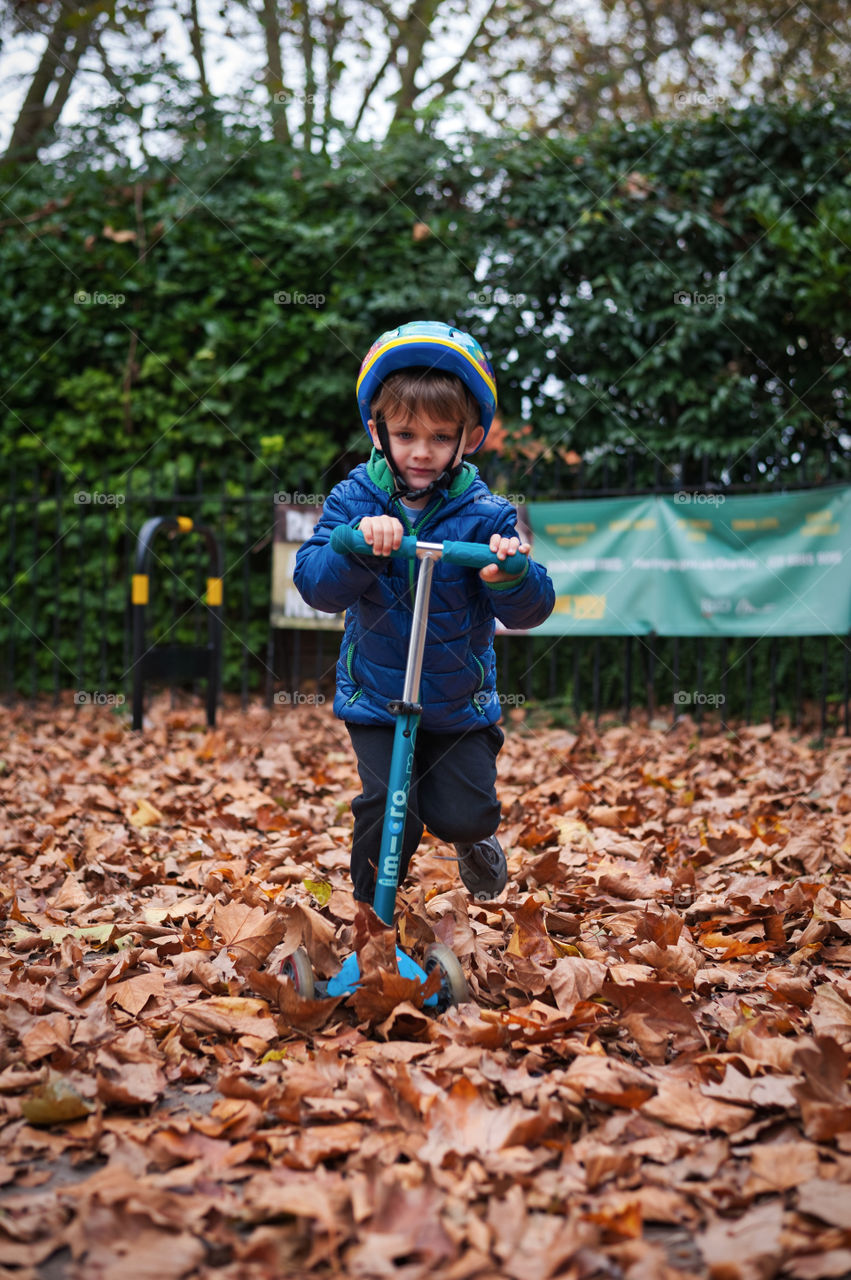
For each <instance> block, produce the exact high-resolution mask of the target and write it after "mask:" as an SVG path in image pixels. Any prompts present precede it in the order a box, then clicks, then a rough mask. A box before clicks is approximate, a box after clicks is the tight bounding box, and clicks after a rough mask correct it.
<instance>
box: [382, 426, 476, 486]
mask: <svg viewBox="0 0 851 1280" xmlns="http://www.w3.org/2000/svg"><path fill="white" fill-rule="evenodd" d="M375 434H376V435H377V436H378V441H379V444H380V445H381V448H380V450H379V452H380V453H381V454H382V455H383V457H384V459H385V461H386V462H387V465H388V467H389V468H390V471H391V474H392V476H393V480H394V482H395V486H396V488H395V493H394V497H397V498H401V499H402V500H403V501H404V499H405V498H407V499H409V501H413V502H417V501H418V500H419V499H420V498H427V497H429V495H430V494H432V493H434V492H435V491H436V490H437V489H448V488H449V486H450V485H451V484H452V481H453V480H454V479H455V477H456V476H457V475H458V474H459V473H460V471H461V468H462V467H463V465H464V455H463V453H462V452H461V450H462V447H463V444H464V428H463V427H459V429H458V443H457V445H456V446H455V459H454V461H453V462H452V464H451V466H448V467H444V469H443V470H442V471H441V473H440V475H439V476H437V478H436V479H434V480H432V481H431V483H430V484H427V485H426V486H425V488H424V489H412V488H411V487H410V485H408V484H406V483H405V478H404V476H403V475H402V472H401V471H400V470H399V468H398V467H397V465H396V460H395V458H394V457H393V451H392V450H391V448H390V433H389V432H388V430H387V421H386V419H385V417H384V414H383V413H378V414H376V416H375Z"/></svg>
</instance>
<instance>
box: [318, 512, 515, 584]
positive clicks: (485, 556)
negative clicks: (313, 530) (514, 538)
mask: <svg viewBox="0 0 851 1280" xmlns="http://www.w3.org/2000/svg"><path fill="white" fill-rule="evenodd" d="M417 545H418V544H417V539H416V538H415V537H414V536H413V535H411V536H409V537H407V538H403V539H402V544H401V546H400V547H399V549H398V551H394V552H393V555H394V556H402V557H404V558H405V559H407V560H413V559H414V558H415V557H416V554H417ZM436 545H438V546H440V547H441V559H443V560H448V561H449V563H450V564H460V565H463V566H464V568H465V569H484V568H485V567H486V566H487V565H489V564H496V565H499V567H500V569H502V570H503V572H504V573H510V574H518V573H522V572H523V570H524V569H525V567H526V564H527V558H526V556H524V555H520V554H517V555H513V556H506V558H505V559H504V560H498V559H497V558H496V556H495V555H494V553H493V552H492V551H491V549H490V547H488V546H487V545H486V544H484V543H481V542H444V543H438V544H436ZM331 546H332V548H333V549H334V551H336V552H337V553H338V555H341V556H371V555H372V554H373V551H372V547H371V546H370V545H369V543H368V542H367V541H366V539H365V538H364V536H363V534H362V533H361V532H360V530H359V529H353V528H352V527H351V525H348V524H338V525H337V526H336V527H335V528H333V529H332V530H331Z"/></svg>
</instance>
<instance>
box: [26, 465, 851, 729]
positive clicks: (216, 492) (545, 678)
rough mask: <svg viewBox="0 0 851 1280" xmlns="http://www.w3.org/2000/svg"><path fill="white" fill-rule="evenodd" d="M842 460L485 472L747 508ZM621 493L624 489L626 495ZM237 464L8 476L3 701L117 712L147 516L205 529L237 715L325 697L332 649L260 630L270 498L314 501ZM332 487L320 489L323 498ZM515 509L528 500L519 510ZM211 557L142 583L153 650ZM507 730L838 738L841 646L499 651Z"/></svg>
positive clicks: (194, 629) (575, 643) (503, 644)
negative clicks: (219, 592)
mask: <svg viewBox="0 0 851 1280" xmlns="http://www.w3.org/2000/svg"><path fill="white" fill-rule="evenodd" d="M849 460H850V459H849V452H848V450H845V449H842V448H840V447H839V445H833V446H831V448H830V449H828V450H824V449H822V450H821V451H820V452H819V454H818V457H814V456H809V457H808V456H805V455H803V454H799V455H797V457H793V458H792V459H791V461H789V462H787V461H782V462H777V463H775V462H774V461H773V460H772V459H770V458H768V459H766V458H762V459H751V460H750V461H749V462H748V463H747V466H746V467H745V468H744V470H743V468H742V467H740V468H739V472H738V473H737V474H736V477H735V481H734V480H733V478H732V476H731V472H730V471H729V470H728V471H724V470H723V468H719V467H718V465H717V464H716V465H715V466H713V464H712V463H711V462H710V461H709V460H704V461H699V462H697V463H695V462H694V460H690V461H689V460H685V459H684V460H680V461H679V462H677V463H676V464H673V465H671V466H670V467H663V466H662V464H661V463H659V461H658V460H657V459H651V458H647V457H646V456H644V455H641V454H637V453H630V452H628V451H617V450H613V451H610V452H609V453H608V454H605V455H601V456H600V457H599V458H598V459H596V461H595V462H594V463H593V464H588V463H586V464H585V465H582V464H574V462H573V461H571V459H570V456H569V455H563V454H559V453H552V454H546V453H545V454H543V455H539V456H538V457H536V458H529V457H523V456H519V457H516V458H515V459H513V460H511V461H509V462H506V461H505V460H503V459H495V458H493V457H489V456H487V455H486V456H485V457H484V458H483V459H482V463H481V466H482V471H483V473H484V474H485V477H486V478H487V479H488V480H489V482H490V483H491V486H492V487H493V488H494V489H496V490H498V491H500V492H503V493H506V494H508V495H509V496H513V497H515V498H518V499H520V500H521V501H522V500H523V499H526V500H528V501H535V500H541V501H543V500H545V499H549V500H553V499H563V498H570V497H580V496H582V497H585V496H595V495H596V496H603V495H605V496H626V495H635V494H637V493H653V492H659V493H671V492H676V491H677V489H680V488H683V487H685V486H686V485H688V486H689V487H690V488H691V489H692V490H704V491H707V492H713V491H718V490H719V489H720V490H723V491H725V492H730V491H734V490H735V491H737V492H746V491H750V492H754V491H759V490H766V489H776V490H780V489H792V488H801V487H816V486H817V485H818V484H824V485H827V484H829V483H835V482H837V481H843V480H851V465H849ZM630 477H631V480H630ZM321 487H322V486H321V485H318V484H316V483H314V484H312V485H311V484H309V483H306V482H305V479H304V478H303V477H298V479H297V480H293V479H289V480H287V481H285V480H284V479H282V478H280V477H278V478H275V477H270V474H269V472H268V470H266V469H263V471H262V472H260V473H258V469H257V468H255V467H253V466H250V465H246V466H245V468H244V469H243V471H242V472H241V473H240V474H230V475H229V476H228V477H226V478H225V480H224V481H223V480H222V478H221V477H220V476H216V477H210V476H207V475H205V473H204V472H203V470H199V471H197V472H196V473H195V474H194V476H193V477H192V485H191V488H190V487H189V486H187V487H186V488H185V490H184V491H182V492H174V493H170V494H164V493H162V492H160V491H157V490H156V489H154V488H153V487H152V485H151V484H150V482H148V483H146V484H145V485H144V486H143V487H141V488H136V487H134V477H133V475H132V473H128V474H127V475H125V476H122V477H120V478H119V479H116V478H111V477H109V476H104V477H102V478H100V479H99V480H98V482H97V483H90V484H89V485H83V484H82V482H81V481H80V480H79V479H77V480H74V481H68V480H65V479H64V478H63V477H62V475H61V474H59V473H57V474H53V475H51V476H49V477H45V476H44V475H43V474H42V473H39V472H32V473H28V472H27V471H26V470H25V469H23V468H21V467H18V469H17V470H13V471H12V472H11V474H10V477H9V481H8V484H7V487H6V492H5V494H4V495H3V497H2V500H0V508H1V509H2V510H0V515H1V516H2V520H1V521H0V529H2V533H0V537H3V538H5V542H6V546H5V557H4V559H5V565H6V574H5V576H6V583H5V585H4V587H3V589H2V594H0V689H2V692H3V694H4V695H5V696H6V697H7V698H12V697H15V698H19V697H27V698H32V697H35V696H37V695H39V694H48V695H53V696H54V697H57V698H58V697H60V696H67V693H68V691H72V692H73V694H74V697H75V699H76V700H77V701H78V702H81V703H84V702H87V701H100V702H106V703H116V704H119V705H121V704H123V702H124V700H127V699H129V695H130V689H131V685H132V629H131V605H130V579H131V573H132V560H133V554H134V551H135V545H136V536H137V534H138V531H139V529H140V528H141V525H142V524H143V522H144V521H145V520H146V519H148V518H149V517H151V516H155V515H171V516H176V515H189V516H191V517H193V518H194V519H195V520H196V521H201V520H203V521H204V523H206V524H208V525H210V526H211V527H212V528H213V529H215V531H216V533H217V535H218V537H219V539H220V540H221V543H222V548H223V559H224V573H223V579H224V610H223V617H224V636H223V685H224V688H225V690H226V691H227V692H229V693H231V694H237V695H239V697H240V698H241V700H242V702H243V703H246V702H247V701H248V699H249V698H251V697H256V696H262V697H265V698H266V699H268V700H269V701H270V702H273V700H274V697H275V694H276V693H277V694H278V696H279V700H281V701H286V700H287V697H289V698H290V699H291V698H292V696H293V695H296V696H297V695H298V694H299V692H301V693H303V694H311V693H312V694H314V695H315V694H322V695H323V696H325V697H330V696H331V693H332V691H333V680H334V666H335V662H336V651H337V648H338V646H339V636H338V634H337V633H334V632H324V633H323V632H306V631H287V632H275V631H273V630H272V629H271V628H270V626H269V622H268V618H269V590H270V581H271V560H272V554H271V549H272V527H273V511H274V498H275V495H276V494H277V493H281V492H282V491H283V490H285V489H286V490H288V491H290V492H293V491H296V490H299V491H305V492H306V491H313V490H316V489H318V488H321ZM329 487H330V484H329ZM521 495H522V498H521ZM203 561H204V552H203V548H200V547H199V546H198V545H197V544H193V543H192V542H191V541H186V540H180V539H175V540H174V542H173V543H170V544H168V545H167V546H166V547H164V549H163V550H162V552H161V553H158V558H157V563H156V564H155V565H154V566H153V568H152V577H151V604H150V618H149V628H150V635H151V636H152V638H153V639H154V640H156V641H158V642H162V643H165V642H168V643H175V642H176V643H181V642H185V643H188V644H191V643H197V642H198V638H199V636H201V635H203V634H204V632H205V631H206V617H205V613H204V610H205V606H204V604H203V597H204V585H205V568H204V563H203ZM497 656H498V663H499V679H500V690H501V696H502V697H503V699H504V701H505V704H506V712H507V715H509V716H510V715H511V712H512V711H514V710H519V709H520V708H522V709H523V710H522V711H519V714H527V715H528V714H530V713H531V712H533V711H536V710H537V709H540V710H541V712H542V713H543V714H546V715H547V716H548V717H549V718H551V719H562V720H563V721H564V722H565V723H568V722H571V721H572V720H573V719H575V718H576V717H578V716H580V715H581V714H583V713H591V714H593V715H594V716H595V717H596V718H599V717H600V716H603V715H604V714H609V713H610V714H613V715H617V716H618V717H622V718H624V719H627V718H629V716H630V715H631V714H634V713H637V712H638V711H639V710H642V711H643V712H644V713H646V714H647V715H648V716H649V717H650V718H651V719H652V718H654V717H659V718H662V719H668V720H670V718H672V717H675V716H677V715H680V714H683V713H688V714H690V715H692V716H693V717H694V719H695V720H697V721H698V722H699V721H701V720H703V719H712V720H713V721H720V722H721V723H724V722H726V721H731V722H732V721H734V720H748V721H754V720H759V721H763V720H771V721H772V722H775V723H776V722H778V721H783V722H787V723H789V724H790V725H792V726H795V727H797V728H799V729H801V730H802V731H806V732H813V733H824V732H826V731H836V730H839V731H843V732H845V733H848V732H849V729H850V728H851V725H849V706H850V705H851V704H849V642H848V637H847V636H845V637H807V638H803V639H801V638H789V639H761V640H752V639H737V640H724V639H721V640H709V639H688V640H687V639H676V638H673V639H663V638H660V637H654V636H645V637H617V638H616V637H600V638H598V639H574V638H571V637H557V638H555V637H516V636H512V637H500V638H499V639H498V642H497Z"/></svg>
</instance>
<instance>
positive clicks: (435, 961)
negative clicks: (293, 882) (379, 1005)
mask: <svg viewBox="0 0 851 1280" xmlns="http://www.w3.org/2000/svg"><path fill="white" fill-rule="evenodd" d="M331 546H332V547H333V549H334V550H335V551H336V552H338V553H339V554H340V555H353V556H371V555H372V547H371V546H370V545H369V543H367V542H366V540H365V539H364V536H363V534H362V533H359V532H358V531H357V530H355V529H352V528H350V527H349V525H338V526H337V528H336V529H334V530H333V532H332V534H331ZM393 556H394V557H401V558H404V559H406V560H413V559H417V560H419V561H420V570H419V575H418V577H417V590H416V595H415V597H414V615H413V620H412V623H411V638H410V641H409V644H408V658H407V663H406V666H405V683H404V688H403V690H402V696H401V698H399V699H398V700H396V701H393V702H389V703H388V704H387V709H388V711H390V712H391V713H392V714H393V715H394V716H395V717H396V728H395V734H394V738H393V754H392V756H391V760H390V777H389V779H388V783H387V807H386V809H385V812H384V826H383V828H382V833H381V847H380V852H379V856H378V871H377V875H376V881H375V895H374V898H373V903H372V905H373V908H374V910H375V913H376V915H377V916H378V917H379V919H380V920H382V921H383V922H384V923H385V924H386V925H388V926H392V924H393V913H394V910H395V907H396V891H397V889H398V887H399V861H400V858H401V854H402V838H403V836H404V834H405V822H406V819H407V816H408V794H409V791H410V786H411V769H412V767H413V763H414V747H415V746H416V739H417V729H418V728H419V724H420V719H421V717H422V710H423V709H422V706H421V704H420V701H419V697H420V681H421V677H422V669H423V652H424V650H425V642H426V630H427V628H428V607H429V597H430V594H431V581H432V575H433V572H434V566H435V562H436V561H437V560H448V561H449V562H450V563H451V564H457V565H463V566H464V567H465V568H467V569H476V570H480V569H484V568H485V567H486V566H487V565H489V564H498V565H499V567H500V569H502V570H503V571H504V572H506V573H511V574H518V573H522V572H523V569H524V567H525V565H526V557H525V555H519V554H517V555H513V556H508V557H506V559H505V560H497V558H496V556H495V555H494V553H493V552H492V551H491V549H490V547H489V546H487V545H482V544H480V543H476V542H418V541H417V539H416V538H415V537H407V538H403V539H402V545H401V546H400V547H399V550H398V551H394V552H393ZM396 963H397V966H398V969H399V973H400V974H401V975H402V976H403V977H405V978H413V979H415V980H416V981H418V982H420V983H425V982H426V981H427V979H428V977H429V974H430V973H431V971H432V970H433V969H435V968H437V969H438V970H439V972H440V987H439V989H438V991H437V992H436V993H435V994H433V995H430V996H428V997H427V998H426V999H425V1000H424V1001H423V1005H424V1007H425V1008H430V1009H433V1010H434V1011H436V1012H438V1013H441V1012H443V1010H444V1009H447V1008H449V1006H450V1005H453V1004H463V1003H464V1001H465V1000H466V999H467V998H468V992H467V982H466V979H465V977H464V971H463V970H462V968H461V965H460V963H459V961H458V958H457V957H456V956H455V954H454V953H453V952H452V951H451V950H450V949H449V947H447V946H445V945H444V944H443V943H439V942H438V943H434V944H433V945H432V946H430V947H429V948H428V950H427V952H426V955H425V967H424V968H421V967H420V966H419V965H418V964H417V963H416V961H415V960H412V959H411V957H410V956H409V955H407V953H406V952H404V951H403V950H402V949H401V947H399V946H397V947H396ZM281 973H282V974H283V975H284V976H285V977H287V978H289V980H290V981H291V982H292V984H293V986H294V987H295V989H296V991H297V992H298V993H299V994H300V995H302V996H306V997H309V998H311V999H313V998H324V997H336V996H347V995H351V993H352V992H353V991H355V990H356V989H357V987H358V985H359V983H360V976H361V975H360V968H359V966H358V958H357V955H356V954H352V955H350V956H349V957H348V958H347V959H346V960H345V961H344V963H343V966H342V968H341V969H340V970H339V972H338V973H336V974H335V975H334V977H333V978H331V979H330V980H329V981H328V982H318V981H316V980H315V978H314V975H313V969H312V966H311V963H310V958H309V956H308V955H307V952H306V951H305V949H304V948H303V947H299V948H298V949H297V950H296V951H294V952H293V954H292V955H290V956H287V958H286V959H285V960H284V962H283V965H282V967H281Z"/></svg>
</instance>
